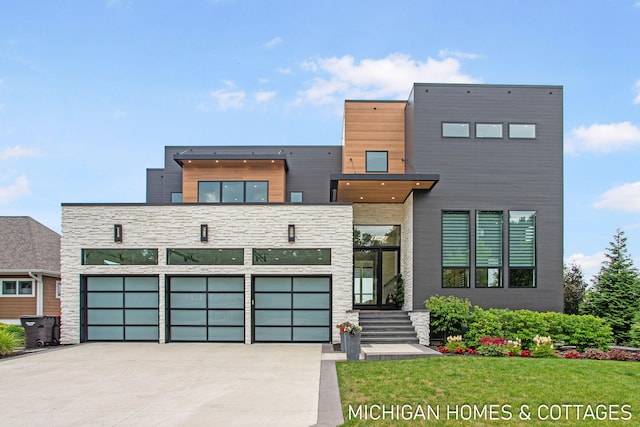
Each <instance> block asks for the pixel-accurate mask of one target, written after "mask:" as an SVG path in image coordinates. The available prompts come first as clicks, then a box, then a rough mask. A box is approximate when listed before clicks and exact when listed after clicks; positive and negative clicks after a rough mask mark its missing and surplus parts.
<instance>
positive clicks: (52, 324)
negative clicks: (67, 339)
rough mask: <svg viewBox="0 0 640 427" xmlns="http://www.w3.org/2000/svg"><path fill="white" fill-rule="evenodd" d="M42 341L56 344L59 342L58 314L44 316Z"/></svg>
mask: <svg viewBox="0 0 640 427" xmlns="http://www.w3.org/2000/svg"><path fill="white" fill-rule="evenodd" d="M44 332H45V333H44V334H45V340H44V343H45V344H47V345H58V344H59V343H60V318H59V317H58V316H44Z"/></svg>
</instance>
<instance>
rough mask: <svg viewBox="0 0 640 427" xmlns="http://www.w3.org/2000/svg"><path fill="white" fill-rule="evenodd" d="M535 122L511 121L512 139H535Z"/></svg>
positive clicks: (510, 133) (510, 136) (510, 132)
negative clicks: (520, 122) (518, 122)
mask: <svg viewBox="0 0 640 427" xmlns="http://www.w3.org/2000/svg"><path fill="white" fill-rule="evenodd" d="M535 137H536V125H535V124H517V123H509V138H512V139H535Z"/></svg>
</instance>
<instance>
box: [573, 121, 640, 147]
mask: <svg viewBox="0 0 640 427" xmlns="http://www.w3.org/2000/svg"><path fill="white" fill-rule="evenodd" d="M634 145H640V128H638V127H637V126H635V125H633V124H631V123H630V122H621V123H610V124H599V123H596V124H593V125H591V126H589V127H584V126H580V127H578V128H575V129H573V130H572V131H571V135H570V137H569V138H568V140H567V144H566V145H565V151H566V152H567V153H577V152H580V151H589V152H594V153H610V152H613V151H618V150H624V149H626V148H629V147H632V146H634Z"/></svg>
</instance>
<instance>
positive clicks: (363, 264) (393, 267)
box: [353, 248, 400, 309]
mask: <svg viewBox="0 0 640 427" xmlns="http://www.w3.org/2000/svg"><path fill="white" fill-rule="evenodd" d="M399 251H400V250H399V249H398V248H356V249H354V250H353V305H354V307H355V308H361V309H366V308H369V309H371V308H382V309H384V308H395V307H396V302H395V295H396V278H397V276H398V273H399V260H400V257H399Z"/></svg>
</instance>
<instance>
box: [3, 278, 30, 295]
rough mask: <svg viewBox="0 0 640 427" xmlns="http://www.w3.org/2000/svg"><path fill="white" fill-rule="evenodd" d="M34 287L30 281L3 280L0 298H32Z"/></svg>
mask: <svg viewBox="0 0 640 427" xmlns="http://www.w3.org/2000/svg"><path fill="white" fill-rule="evenodd" d="M35 294H36V293H35V287H34V286H33V280H31V279H3V280H2V289H1V293H0V296H3V297H32V296H35Z"/></svg>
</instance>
